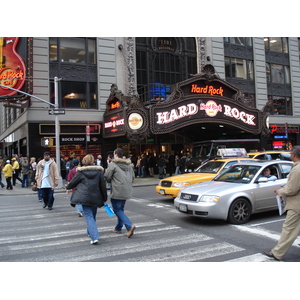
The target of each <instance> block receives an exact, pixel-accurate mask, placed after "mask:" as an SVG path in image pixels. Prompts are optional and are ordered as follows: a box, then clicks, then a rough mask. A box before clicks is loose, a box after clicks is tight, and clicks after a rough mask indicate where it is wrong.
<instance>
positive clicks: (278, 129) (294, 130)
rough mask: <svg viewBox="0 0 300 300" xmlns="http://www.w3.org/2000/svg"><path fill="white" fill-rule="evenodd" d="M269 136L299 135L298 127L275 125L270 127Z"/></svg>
mask: <svg viewBox="0 0 300 300" xmlns="http://www.w3.org/2000/svg"><path fill="white" fill-rule="evenodd" d="M270 130H271V134H280V133H286V132H287V133H299V127H298V126H294V127H290V126H277V125H275V124H274V125H271V129H270Z"/></svg>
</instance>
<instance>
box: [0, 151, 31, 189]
mask: <svg viewBox="0 0 300 300" xmlns="http://www.w3.org/2000/svg"><path fill="white" fill-rule="evenodd" d="M35 161H36V158H35V157H31V158H30V161H29V159H28V157H22V156H21V157H19V156H18V155H13V157H11V158H9V157H7V156H4V157H0V186H1V187H2V188H4V187H6V189H7V190H13V187H14V186H16V184H18V182H19V183H20V184H21V186H22V188H29V187H31V186H32V185H33V184H34V182H35V170H36V162H35ZM2 173H3V176H4V178H5V181H4V179H2ZM5 182H6V185H5Z"/></svg>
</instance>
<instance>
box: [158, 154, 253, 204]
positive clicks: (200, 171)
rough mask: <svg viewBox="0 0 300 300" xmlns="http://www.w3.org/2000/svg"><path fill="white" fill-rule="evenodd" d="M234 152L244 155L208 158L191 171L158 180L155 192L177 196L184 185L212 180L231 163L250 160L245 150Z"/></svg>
mask: <svg viewBox="0 0 300 300" xmlns="http://www.w3.org/2000/svg"><path fill="white" fill-rule="evenodd" d="M226 150H227V151H228V150H229V151H230V150H231V149H226ZM224 151H225V149H222V153H224ZM227 153H230V154H231V156H234V153H232V152H227ZM235 153H236V154H237V155H241V153H243V154H244V156H245V157H231V158H222V159H215V160H210V161H208V162H206V163H204V164H203V165H201V166H200V167H198V168H197V169H196V170H195V171H194V172H192V173H185V174H180V175H175V176H171V177H167V178H165V179H162V180H161V181H160V182H159V184H158V185H157V186H156V192H157V193H158V194H159V195H162V196H166V197H173V198H175V197H177V195H178V193H179V191H180V190H181V189H182V188H184V187H187V186H190V185H193V184H196V183H199V182H204V181H208V180H212V179H213V178H215V177H216V176H217V175H218V174H219V173H221V172H222V171H223V170H225V169H228V168H229V167H231V166H232V165H234V164H237V163H239V162H243V161H249V160H252V159H251V158H249V157H247V156H248V155H247V152H246V150H245V151H242V152H241V151H239V152H235ZM223 156H224V155H223ZM219 157H220V156H219Z"/></svg>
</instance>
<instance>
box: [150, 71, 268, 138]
mask: <svg viewBox="0 0 300 300" xmlns="http://www.w3.org/2000/svg"><path fill="white" fill-rule="evenodd" d="M199 123H218V124H227V125H231V126H234V127H238V128H240V129H241V130H245V131H247V132H251V133H253V134H259V133H261V132H262V131H263V130H268V129H267V127H266V120H265V116H264V114H263V112H261V111H259V110H257V109H255V108H251V107H248V106H246V105H245V104H244V102H243V97H242V94H241V92H240V91H239V90H238V89H236V88H235V87H233V86H231V85H230V84H229V83H227V82H226V81H223V80H221V79H220V78H219V77H218V76H217V75H216V74H215V73H214V69H213V67H212V66H211V65H209V66H208V67H207V69H206V70H204V71H203V72H202V73H201V74H197V75H195V76H193V77H192V78H190V79H188V80H185V81H182V82H180V83H177V84H176V88H175V90H174V91H173V93H172V94H171V96H170V97H169V98H168V99H167V100H166V101H164V102H161V103H158V104H155V105H153V106H151V107H150V129H151V132H152V133H154V134H163V133H169V132H172V131H174V130H177V129H179V128H182V127H185V126H188V125H193V124H199Z"/></svg>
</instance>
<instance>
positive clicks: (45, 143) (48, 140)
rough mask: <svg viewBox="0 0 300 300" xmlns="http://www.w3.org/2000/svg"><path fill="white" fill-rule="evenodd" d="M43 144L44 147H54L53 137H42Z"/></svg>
mask: <svg viewBox="0 0 300 300" xmlns="http://www.w3.org/2000/svg"><path fill="white" fill-rule="evenodd" d="M41 145H42V146H43V147H53V138H51V137H50V138H42V139H41Z"/></svg>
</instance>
